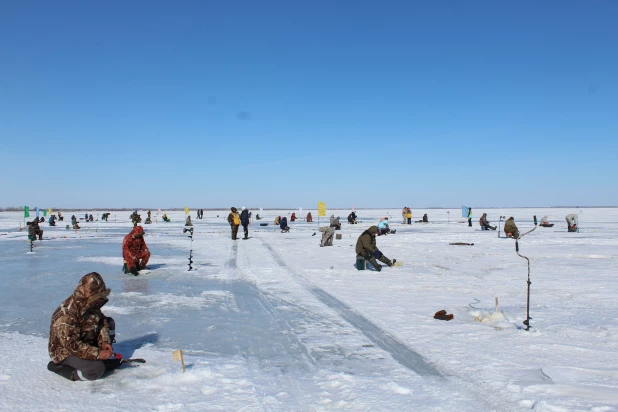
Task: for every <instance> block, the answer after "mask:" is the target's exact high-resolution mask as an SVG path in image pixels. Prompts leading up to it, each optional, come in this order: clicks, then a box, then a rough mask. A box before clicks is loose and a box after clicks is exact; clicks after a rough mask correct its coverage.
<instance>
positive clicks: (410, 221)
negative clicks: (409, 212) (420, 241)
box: [408, 217, 412, 225]
mask: <svg viewBox="0 0 618 412" xmlns="http://www.w3.org/2000/svg"><path fill="white" fill-rule="evenodd" d="M408 224H409V225H411V224H412V218H411V217H409V218H408Z"/></svg>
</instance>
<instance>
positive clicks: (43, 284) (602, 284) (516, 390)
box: [0, 208, 618, 411]
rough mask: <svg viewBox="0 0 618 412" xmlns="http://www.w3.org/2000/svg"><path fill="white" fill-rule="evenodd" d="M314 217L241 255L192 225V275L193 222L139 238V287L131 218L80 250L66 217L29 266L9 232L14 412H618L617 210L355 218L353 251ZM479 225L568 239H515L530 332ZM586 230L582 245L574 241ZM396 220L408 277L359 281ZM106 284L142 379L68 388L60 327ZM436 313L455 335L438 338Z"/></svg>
mask: <svg viewBox="0 0 618 412" xmlns="http://www.w3.org/2000/svg"><path fill="white" fill-rule="evenodd" d="M307 211H308V210H305V211H304V212H303V213H306V212H307ZM310 211H311V212H312V214H313V216H314V223H306V222H304V220H302V221H297V222H289V226H290V227H291V231H290V233H286V234H282V233H280V231H279V230H278V228H276V227H274V225H273V219H274V218H275V216H277V215H286V216H288V218H289V214H290V213H291V212H293V210H285V211H284V210H281V211H271V210H266V211H264V213H263V217H264V220H261V221H254V222H253V223H252V225H251V226H250V229H249V230H250V239H249V240H237V241H233V240H231V236H230V230H229V226H228V224H227V222H226V220H225V218H226V217H227V213H228V212H227V211H223V210H220V211H205V213H204V219H203V220H198V219H195V218H194V215H195V212H194V211H193V212H192V213H193V216H192V220H193V224H194V229H195V233H194V241H193V245H192V247H193V260H194V263H193V267H194V269H195V270H193V271H187V269H188V256H189V249H190V248H191V241H190V239H189V238H188V237H187V235H186V234H183V230H182V229H183V226H184V225H183V224H184V212H171V213H168V216H170V218H171V219H172V222H171V223H162V222H161V220H160V218H159V219H158V222H157V223H153V224H152V225H143V226H144V228H145V229H146V238H145V239H146V242H147V244H148V246H149V248H150V250H151V252H152V258H151V261H150V264H149V266H150V269H151V271H150V272H149V273H145V274H142V275H140V276H138V277H134V276H132V275H125V274H124V273H122V270H121V269H122V256H121V242H122V237H123V236H124V235H125V234H126V233H128V232H129V230H130V227H131V223H130V221H129V215H130V212H112V214H111V216H110V219H109V220H110V221H109V222H101V221H98V222H92V223H82V229H81V230H79V231H78V233H75V232H74V231H72V230H67V229H65V227H64V224H66V223H67V222H66V220H70V218H68V216H67V215H69V216H70V214H72V213H68V212H67V213H64V215H65V222H59V226H58V227H53V228H52V227H49V226H48V225H47V223H43V224H41V228H42V229H44V230H45V235H44V238H45V240H44V241H42V242H35V245H34V253H28V252H29V242H28V241H27V234H26V233H25V232H23V231H22V232H20V231H19V228H20V225H21V226H23V215H22V214H21V213H12V212H3V213H0V268H1V269H0V273H1V275H0V280H1V281H2V288H0V347H1V348H2V350H0V394H1V396H0V410H77V409H79V410H100V409H101V408H105V409H106V410H112V411H113V410H118V411H120V410H122V411H138V410H183V411H184V410H196V411H197V410H200V411H201V410H215V411H216V410H225V411H230V410H242V411H255V410H257V411H321V410H333V409H341V410H353V411H356V410H360V411H365V410H392V411H419V410H445V411H446V410H448V411H452V410H457V411H479V410H499V411H503V410H529V409H533V410H537V411H571V410H592V411H611V410H616V409H617V408H618V320H617V318H618V317H617V316H616V310H615V309H616V302H617V301H618V279H617V278H616V274H617V273H618V271H617V269H618V209H614V208H599V209H591V208H585V209H581V210H577V209H574V208H571V209H567V208H565V209H558V208H548V209H543V208H537V209H487V210H481V209H475V210H474V211H473V212H474V219H473V223H474V225H473V227H472V228H470V227H467V224H464V223H462V222H463V221H464V220H463V219H462V218H461V217H460V216H461V211H460V210H456V209H451V210H446V209H426V210H413V220H417V219H420V218H421V216H422V215H423V213H428V216H429V220H430V223H428V224H423V223H413V224H412V225H403V224H402V223H401V214H400V210H394V209H389V210H386V209H385V210H359V211H357V213H358V215H359V217H358V220H360V221H362V223H359V224H358V225H348V224H347V223H346V222H345V220H346V217H347V214H348V213H349V210H340V211H337V210H333V211H331V210H329V211H328V214H329V215H330V214H331V213H333V214H335V215H336V216H337V215H339V216H341V220H342V222H343V226H342V230H341V231H340V232H337V233H341V234H342V237H343V238H342V239H341V240H335V241H334V246H333V247H325V248H320V247H319V242H320V235H321V233H320V232H318V231H317V228H318V223H317V211H315V210H310ZM447 212H449V213H447ZM483 212H487V213H488V217H489V220H490V221H491V222H492V224H498V216H507V217H508V216H514V217H515V221H516V223H517V224H518V226H519V228H520V230H521V231H523V232H525V231H527V230H530V229H531V228H532V227H533V223H532V216H533V215H537V217H538V218H539V219H540V218H541V217H542V216H544V215H547V216H548V219H549V221H550V222H551V223H555V226H554V227H552V228H538V229H536V230H535V231H534V232H532V233H530V234H529V235H527V236H526V237H524V238H523V239H522V240H520V253H521V254H523V255H525V256H527V257H529V258H530V262H531V280H532V284H531V302H530V312H531V317H532V320H531V322H530V323H531V325H532V328H531V330H530V331H526V330H524V325H523V324H522V322H523V320H524V319H525V315H526V287H527V285H526V279H527V266H526V261H525V260H524V259H522V258H520V257H519V256H517V254H516V253H515V247H514V241H513V240H512V239H505V238H504V237H502V238H499V237H498V234H497V232H494V231H481V230H480V228H479V226H478V218H479V217H480V214H482V213H483ZM573 212H574V213H578V214H579V221H580V232H579V233H567V230H566V222H565V220H564V216H565V215H566V214H568V213H573ZM253 213H254V215H255V213H256V211H255V210H254V211H253ZM297 213H298V212H297ZM83 214H84V212H78V213H75V215H76V216H83ZM141 214H142V217H143V218H145V211H141ZM217 215H218V217H217ZM386 215H390V216H391V217H392V218H391V227H392V228H394V229H397V233H396V234H394V235H387V236H381V237H379V238H378V247H380V249H381V250H382V251H383V252H384V253H385V255H386V256H388V257H389V258H397V259H398V260H401V261H403V262H404V265H403V266H401V267H396V268H386V267H385V268H384V269H383V270H382V271H381V272H376V271H373V270H367V271H357V270H356V269H355V267H354V264H355V253H354V245H355V244H356V239H357V237H358V235H359V234H360V233H361V232H362V231H363V230H364V229H366V228H367V227H369V226H370V225H372V224H377V222H378V221H379V218H380V217H381V216H386ZM95 216H96V215H95ZM321 219H322V225H324V224H325V223H327V219H325V218H321ZM261 222H264V223H268V226H266V227H263V226H260V225H259V223H261ZM241 232H242V230H241ZM314 232H317V233H316V235H315V236H312V235H313V233H314ZM454 242H465V243H474V245H473V246H454V245H449V243H454ZM92 271H96V272H99V273H101V274H102V275H103V277H104V279H105V281H106V283H107V285H108V287H110V288H111V289H112V293H111V295H110V301H109V303H108V304H107V305H106V306H104V307H103V312H104V313H106V314H107V315H108V316H113V317H114V318H115V319H116V324H117V340H118V343H117V344H116V345H115V350H116V351H117V352H119V353H122V354H123V355H124V356H125V357H143V358H145V359H147V363H146V364H144V365H139V366H127V367H124V368H122V369H120V370H117V371H114V372H113V373H111V374H109V375H107V376H106V377H104V378H103V379H100V380H98V381H94V382H70V381H68V380H64V379H62V378H60V377H59V376H57V375H55V374H52V373H50V372H48V371H47V369H46V365H47V362H48V360H49V357H48V354H47V337H48V331H49V322H50V318H51V314H52V313H53V311H54V310H55V309H56V307H57V306H58V305H59V304H60V303H61V302H62V301H63V300H64V299H65V298H66V297H68V296H69V295H70V294H71V293H72V291H73V289H74V288H75V286H76V284H77V281H78V280H79V279H80V278H81V277H82V276H83V275H85V274H86V273H88V272H92ZM496 298H497V301H498V307H497V310H496ZM440 309H445V310H447V311H448V312H449V313H453V314H454V315H455V318H454V319H453V320H451V321H449V322H445V321H440V320H435V319H433V314H434V313H435V312H436V311H438V310H440ZM176 349H182V350H183V351H184V354H185V363H186V366H187V370H186V372H185V373H183V372H182V370H181V367H180V365H179V364H178V363H174V362H173V361H172V355H171V353H172V351H173V350H176Z"/></svg>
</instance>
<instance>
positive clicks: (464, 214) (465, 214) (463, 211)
mask: <svg viewBox="0 0 618 412" xmlns="http://www.w3.org/2000/svg"><path fill="white" fill-rule="evenodd" d="M461 217H465V218H466V219H467V218H468V207H467V206H462V207H461Z"/></svg>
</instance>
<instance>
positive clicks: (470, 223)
mask: <svg viewBox="0 0 618 412" xmlns="http://www.w3.org/2000/svg"><path fill="white" fill-rule="evenodd" d="M468 226H470V227H472V218H471V217H469V218H468Z"/></svg>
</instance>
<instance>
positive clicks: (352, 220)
mask: <svg viewBox="0 0 618 412" xmlns="http://www.w3.org/2000/svg"><path fill="white" fill-rule="evenodd" d="M348 223H351V224H353V225H355V224H356V213H354V211H352V213H350V214H349V215H348Z"/></svg>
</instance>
